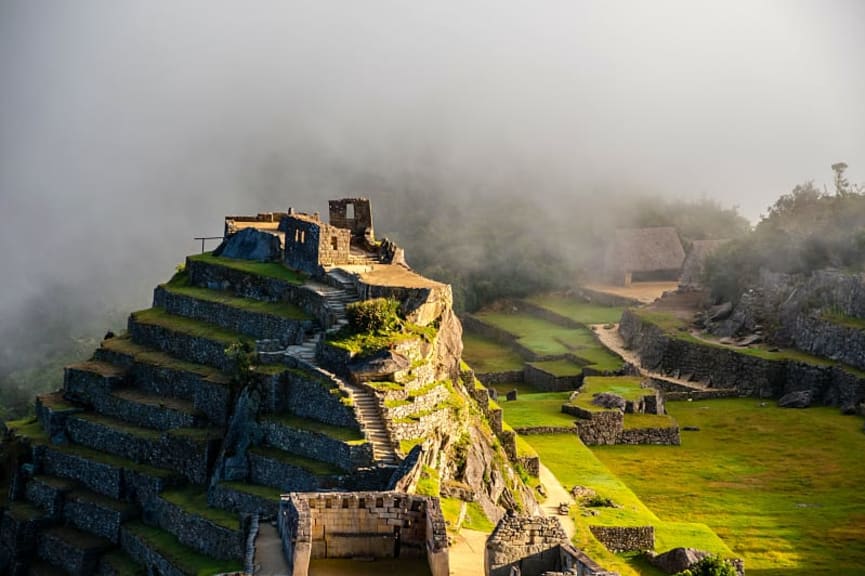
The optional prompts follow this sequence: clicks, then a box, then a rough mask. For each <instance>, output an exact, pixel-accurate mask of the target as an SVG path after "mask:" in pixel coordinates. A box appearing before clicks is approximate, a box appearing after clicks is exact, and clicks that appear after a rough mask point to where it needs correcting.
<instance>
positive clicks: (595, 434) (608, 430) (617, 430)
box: [576, 410, 625, 446]
mask: <svg viewBox="0 0 865 576" xmlns="http://www.w3.org/2000/svg"><path fill="white" fill-rule="evenodd" d="M591 414H592V418H591V419H589V420H577V424H576V425H577V434H578V435H579V436H580V440H582V441H583V444H585V445H586V446H598V445H603V444H616V443H617V441H618V439H619V435H620V434H621V433H622V423H623V421H624V417H625V416H624V414H622V413H621V412H619V411H618V410H604V411H602V412H592V413H591Z"/></svg>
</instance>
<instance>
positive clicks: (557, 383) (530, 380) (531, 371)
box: [524, 364, 583, 392]
mask: <svg viewBox="0 0 865 576" xmlns="http://www.w3.org/2000/svg"><path fill="white" fill-rule="evenodd" d="M524 374H525V382H526V384H530V385H532V386H534V387H535V388H537V389H538V390H541V391H543V392H561V391H563V390H576V389H577V388H579V387H580V386H581V385H582V383H583V375H582V374H578V375H576V376H556V375H555V374H551V373H549V372H545V371H544V370H541V369H540V368H537V367H535V366H533V365H531V364H526V367H525V369H524Z"/></svg>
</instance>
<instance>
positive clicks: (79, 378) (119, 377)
mask: <svg viewBox="0 0 865 576" xmlns="http://www.w3.org/2000/svg"><path fill="white" fill-rule="evenodd" d="M126 373H127V370H126V369H125V368H124V367H121V366H115V365H114V364H109V363H108V362H102V361H99V360H91V361H89V362H81V363H78V364H72V365H69V366H66V368H64V374H63V395H64V396H65V397H66V398H68V399H70V400H74V401H80V402H90V401H91V399H92V398H94V397H96V396H100V395H105V394H110V393H111V391H112V390H113V389H114V388H116V387H118V386H121V385H122V384H123V382H124V380H125V378H126Z"/></svg>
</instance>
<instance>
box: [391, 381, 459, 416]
mask: <svg viewBox="0 0 865 576" xmlns="http://www.w3.org/2000/svg"><path fill="white" fill-rule="evenodd" d="M449 397H450V390H448V388H447V387H446V386H444V385H439V386H436V387H435V388H432V389H431V390H429V391H427V392H426V393H425V394H423V395H421V396H417V397H415V398H414V400H412V401H410V402H409V403H408V404H397V405H394V406H391V407H387V406H386V407H385V409H386V411H387V415H388V416H389V417H390V418H391V419H397V418H406V417H408V416H411V415H412V414H415V413H417V412H422V411H425V410H432V409H433V408H435V407H436V406H438V405H439V404H440V403H441V402H443V401H444V400H447V399H448V398H449Z"/></svg>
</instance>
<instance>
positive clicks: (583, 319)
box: [526, 294, 624, 324]
mask: <svg viewBox="0 0 865 576" xmlns="http://www.w3.org/2000/svg"><path fill="white" fill-rule="evenodd" d="M526 301H527V302H531V303H532V304H534V305H535V306H540V307H541V308H546V309H547V310H549V311H550V312H554V313H555V314H558V315H559V316H564V317H565V318H570V319H571V320H573V321H574V322H579V323H580V324H614V323H616V322H618V321H619V319H620V318H621V317H622V311H623V310H624V308H622V307H620V306H598V305H597V304H591V303H589V302H585V301H581V300H577V299H575V298H569V297H567V296H563V295H561V294H541V295H538V296H532V297H530V298H526Z"/></svg>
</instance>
